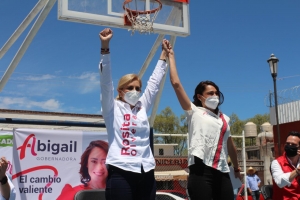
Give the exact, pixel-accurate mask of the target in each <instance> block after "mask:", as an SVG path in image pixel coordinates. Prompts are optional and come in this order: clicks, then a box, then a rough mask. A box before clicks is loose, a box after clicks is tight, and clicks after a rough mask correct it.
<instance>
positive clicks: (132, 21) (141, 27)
mask: <svg viewBox="0 0 300 200" xmlns="http://www.w3.org/2000/svg"><path fill="white" fill-rule="evenodd" d="M131 1H132V0H125V1H124V4H123V9H124V11H125V14H124V24H125V25H128V26H130V29H129V30H128V31H131V35H133V34H134V32H135V31H138V32H140V33H141V34H144V33H152V32H153V22H154V20H155V19H156V17H157V15H158V13H159V11H160V10H161V8H162V3H161V2H160V0H155V2H157V3H158V4H159V6H158V7H157V8H155V9H153V10H144V11H138V10H132V9H130V8H129V3H130V2H131Z"/></svg>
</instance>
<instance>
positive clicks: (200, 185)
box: [187, 157, 234, 200]
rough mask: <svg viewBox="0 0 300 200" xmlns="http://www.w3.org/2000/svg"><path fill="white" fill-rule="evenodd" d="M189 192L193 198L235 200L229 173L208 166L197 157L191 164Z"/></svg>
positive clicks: (192, 199) (197, 199)
mask: <svg viewBox="0 0 300 200" xmlns="http://www.w3.org/2000/svg"><path fill="white" fill-rule="evenodd" d="M189 169H190V174H189V178H188V185H187V189H188V193H189V196H190V199H191V200H212V199H213V200H221V199H222V200H233V198H234V196H233V188H232V184H231V180H230V177H229V174H228V173H222V172H220V171H219V170H216V169H214V168H212V167H208V166H206V165H205V164H204V163H203V162H202V160H201V159H199V158H197V157H195V164H194V165H191V166H189Z"/></svg>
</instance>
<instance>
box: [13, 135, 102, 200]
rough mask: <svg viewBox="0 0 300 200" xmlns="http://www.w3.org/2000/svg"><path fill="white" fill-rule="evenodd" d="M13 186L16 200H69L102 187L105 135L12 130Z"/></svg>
mask: <svg viewBox="0 0 300 200" xmlns="http://www.w3.org/2000/svg"><path fill="white" fill-rule="evenodd" d="M13 134H14V138H13V139H14V140H13V144H14V145H13V175H12V179H13V183H14V185H15V187H16V189H17V194H16V199H17V200H35V199H36V200H54V199H57V200H68V199H70V200H73V199H74V195H75V194H76V193H77V192H78V191H80V190H84V189H100V188H105V183H106V177H107V174H108V172H107V169H106V165H105V159H106V155H107V151H108V144H107V133H105V132H83V131H69V130H45V129H15V130H14V133H13Z"/></svg>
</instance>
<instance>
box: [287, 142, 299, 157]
mask: <svg viewBox="0 0 300 200" xmlns="http://www.w3.org/2000/svg"><path fill="white" fill-rule="evenodd" d="M284 150H285V153H286V155H287V157H294V156H296V155H297V151H298V147H295V146H292V145H285V146H284Z"/></svg>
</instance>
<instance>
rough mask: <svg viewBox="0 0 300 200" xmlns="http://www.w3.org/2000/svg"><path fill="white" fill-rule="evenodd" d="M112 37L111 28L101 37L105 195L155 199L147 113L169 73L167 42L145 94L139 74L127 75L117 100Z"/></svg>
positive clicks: (124, 199)
mask: <svg viewBox="0 0 300 200" xmlns="http://www.w3.org/2000/svg"><path fill="white" fill-rule="evenodd" d="M112 36H113V32H112V30H111V29H108V28H106V29H104V30H103V31H101V32H100V34H99V37H100V40H101V59H100V64H99V73H100V87H101V104H102V116H103V117H104V120H105V125H106V129H107V133H108V142H109V150H108V155H107V158H106V164H107V166H108V178H107V182H106V192H105V196H106V199H107V200H119V199H122V200H141V199H143V200H146V199H147V200H148V199H149V200H154V199H155V194H156V182H155V177H154V168H155V160H154V157H153V154H152V151H151V148H150V138H149V135H150V125H149V122H148V116H147V112H148V111H149V110H150V108H151V106H152V105H153V103H154V101H155V97H156V94H157V92H158V90H159V85H160V82H161V80H162V78H163V76H164V74H165V71H166V67H167V64H166V60H165V59H166V42H167V41H166V40H164V41H163V43H162V53H161V55H160V60H159V61H158V62H157V65H156V67H155V69H154V71H153V73H152V75H151V76H150V78H149V80H148V83H147V86H146V88H145V90H144V93H142V94H141V91H142V82H141V80H140V78H139V77H138V76H137V75H135V74H127V75H125V76H123V77H122V78H121V79H120V81H119V83H118V87H117V92H118V96H117V98H116V99H114V92H113V90H114V88H113V82H112V76H111V65H110V64H111V63H110V51H109V50H110V49H109V42H110V40H111V38H112Z"/></svg>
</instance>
